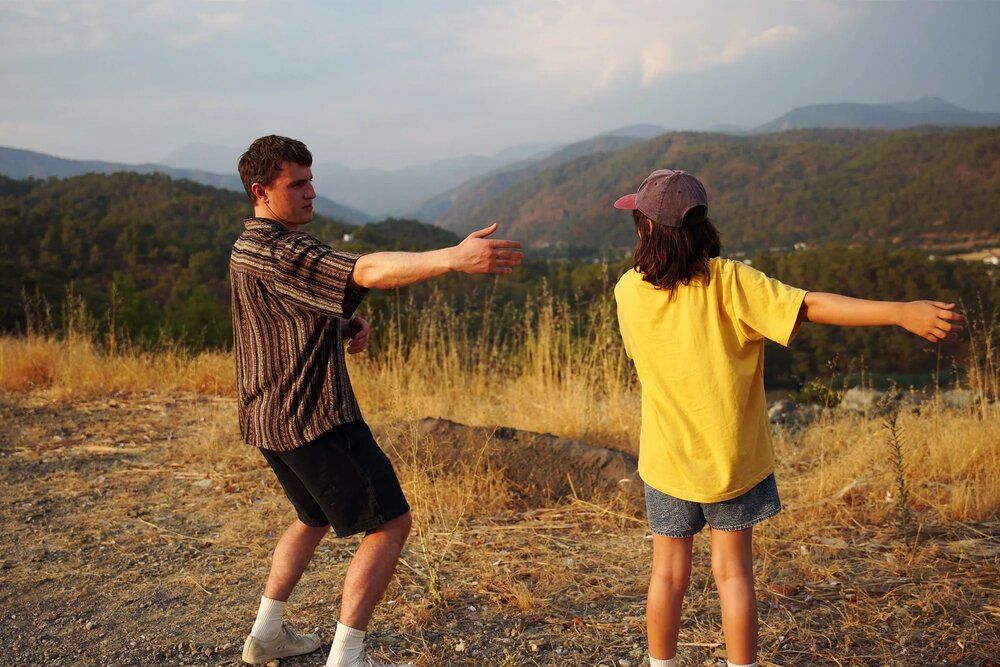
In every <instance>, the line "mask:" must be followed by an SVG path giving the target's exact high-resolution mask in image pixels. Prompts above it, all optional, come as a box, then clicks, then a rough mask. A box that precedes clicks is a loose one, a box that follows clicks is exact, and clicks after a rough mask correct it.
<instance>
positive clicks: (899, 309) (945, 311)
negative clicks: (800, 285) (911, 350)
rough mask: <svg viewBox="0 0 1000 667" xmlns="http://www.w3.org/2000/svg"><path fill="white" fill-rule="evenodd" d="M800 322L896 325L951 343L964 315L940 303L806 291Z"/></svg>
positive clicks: (936, 340) (865, 325)
mask: <svg viewBox="0 0 1000 667" xmlns="http://www.w3.org/2000/svg"><path fill="white" fill-rule="evenodd" d="M799 319H800V320H804V321H807V322H816V323H818V324H835V325H837V326H842V327H869V326H885V325H897V326H901V327H903V328H904V329H906V330H907V331H909V332H910V333H914V334H916V335H918V336H920V337H921V338H926V339H927V340H929V341H930V342H932V343H937V342H939V341H942V340H954V339H955V338H956V337H957V336H958V332H959V331H961V330H962V329H963V327H962V325H961V323H962V322H964V321H965V316H963V315H962V314H961V313H958V312H956V311H955V304H953V303H944V302H942V301H907V302H903V301H869V300H867V299H855V298H852V297H849V296H842V295H840V294H829V293H827V292H809V293H807V294H806V298H805V301H803V302H802V310H801V311H800V312H799Z"/></svg>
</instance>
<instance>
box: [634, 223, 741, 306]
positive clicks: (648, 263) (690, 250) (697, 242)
mask: <svg viewBox="0 0 1000 667" xmlns="http://www.w3.org/2000/svg"><path fill="white" fill-rule="evenodd" d="M706 213H707V212H706V210H705V208H704V207H702V206H697V207H695V208H693V209H691V210H690V211H689V212H688V214H687V215H685V216H684V221H683V223H682V225H681V226H680V227H668V226H666V225H658V224H656V223H655V222H653V221H652V220H650V219H649V218H648V217H646V215H645V214H644V213H643V212H642V211H632V217H633V218H635V232H636V234H638V235H639V243H638V245H636V247H635V255H634V256H633V257H632V268H634V269H635V270H636V271H638V272H639V273H641V274H642V279H643V280H645V281H646V282H648V283H652V284H653V285H654V286H655V287H656V288H657V289H664V290H672V289H674V288H675V287H677V286H678V285H689V284H691V282H692V281H694V280H701V281H703V282H704V283H705V284H708V281H709V278H710V274H709V270H708V260H710V259H712V258H713V257H718V256H719V253H720V252H721V251H722V244H721V242H720V241H719V232H718V231H717V230H716V229H715V225H714V224H712V221H711V220H710V219H709V218H708V216H707V215H706Z"/></svg>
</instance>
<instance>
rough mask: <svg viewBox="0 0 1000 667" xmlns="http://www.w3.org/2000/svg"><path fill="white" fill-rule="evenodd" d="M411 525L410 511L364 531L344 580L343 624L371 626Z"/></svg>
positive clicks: (358, 628)
mask: <svg viewBox="0 0 1000 667" xmlns="http://www.w3.org/2000/svg"><path fill="white" fill-rule="evenodd" d="M412 524H413V517H412V515H411V514H410V513H409V512H407V513H406V514H404V515H402V516H400V517H397V518H395V519H393V520H392V521H389V522H387V523H384V524H382V525H381V526H379V527H378V528H375V529H373V530H370V531H368V532H367V533H365V536H364V539H362V540H361V545H360V546H359V547H358V550H357V551H356V552H355V554H354V558H353V559H352V560H351V565H350V567H348V568H347V576H346V577H345V579H344V593H343V596H342V597H341V602H340V622H341V623H343V624H344V625H347V626H350V627H352V628H355V629H357V630H366V629H368V621H370V620H371V617H372V612H373V611H374V610H375V605H376V604H378V601H379V600H381V599H382V596H383V595H385V589H386V588H388V587H389V580H390V579H392V574H393V572H395V571H396V563H397V562H399V554H400V553H401V552H402V551H403V545H404V544H405V543H406V538H407V536H409V534H410V526H411V525H412Z"/></svg>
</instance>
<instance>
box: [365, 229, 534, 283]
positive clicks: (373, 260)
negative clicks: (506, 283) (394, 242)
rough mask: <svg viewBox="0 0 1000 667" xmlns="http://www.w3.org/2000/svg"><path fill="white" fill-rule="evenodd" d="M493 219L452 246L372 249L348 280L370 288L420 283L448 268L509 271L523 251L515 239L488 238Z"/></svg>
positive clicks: (442, 272)
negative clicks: (401, 249) (414, 249)
mask: <svg viewBox="0 0 1000 667" xmlns="http://www.w3.org/2000/svg"><path fill="white" fill-rule="evenodd" d="M496 230H497V225H496V223H493V224H492V225H490V226H489V227H486V228H485V229H480V230H479V231H475V232H472V233H471V234H469V236H467V237H466V238H465V240H464V241H462V242H461V243H459V244H458V245H456V246H452V247H451V248H442V249H440V250H430V251H427V252H374V253H372V254H370V255H364V256H362V257H361V258H360V259H358V262H357V264H355V265H354V272H353V273H352V274H351V282H352V283H354V284H355V285H359V286H361V287H368V288H370V289H392V288H394V287H403V286H405V285H412V284H413V283H419V282H421V281H423V280H427V279H429V278H434V277H435V276H440V275H443V274H445V273H449V272H451V271H456V272H459V273H499V274H504V273H510V272H511V271H513V270H514V267H515V266H517V265H518V264H520V263H521V260H522V259H523V258H524V253H522V252H520V251H519V250H518V248H520V247H521V244H520V243H518V242H517V241H505V240H500V239H490V238H487V237H488V236H490V235H491V234H493V233H494V232H495V231H496Z"/></svg>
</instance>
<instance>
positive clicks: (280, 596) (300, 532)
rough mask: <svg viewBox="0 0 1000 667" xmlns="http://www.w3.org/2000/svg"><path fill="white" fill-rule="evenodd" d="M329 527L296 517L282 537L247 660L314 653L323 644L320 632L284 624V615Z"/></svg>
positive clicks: (247, 648) (246, 650) (259, 661)
mask: <svg viewBox="0 0 1000 667" xmlns="http://www.w3.org/2000/svg"><path fill="white" fill-rule="evenodd" d="M329 530H330V527H329V526H320V527H315V526H309V525H306V524H304V523H302V522H301V521H299V520H298V519H296V520H295V521H293V522H292V524H291V525H290V526H289V527H288V528H286V529H285V532H284V533H282V535H281V537H280V538H279V539H278V544H277V545H276V546H275V547H274V555H273V557H272V558H271V571H270V572H269V573H268V575H267V582H266V583H265V584H264V596H263V597H261V599H260V608H259V609H258V610H257V618H256V620H255V621H254V624H253V628H252V629H251V630H250V636H249V637H247V640H246V643H245V644H244V645H243V660H244V661H245V662H249V663H251V664H262V663H264V662H268V661H269V660H271V659H272V658H280V657H287V656H291V655H300V654H302V653H310V652H312V651H315V650H316V649H318V648H319V647H320V640H319V636H318V635H314V634H302V633H300V632H298V631H296V630H294V629H293V628H291V627H284V623H283V618H284V615H285V602H287V600H288V598H289V596H290V595H291V594H292V590H293V589H294V588H295V584H297V583H299V579H300V578H301V577H302V573H303V572H304V571H305V569H306V567H307V566H308V565H309V561H310V560H312V556H313V552H315V551H316V545H318V544H319V543H320V540H322V539H323V536H324V535H326V534H327V533H328V532H329Z"/></svg>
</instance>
